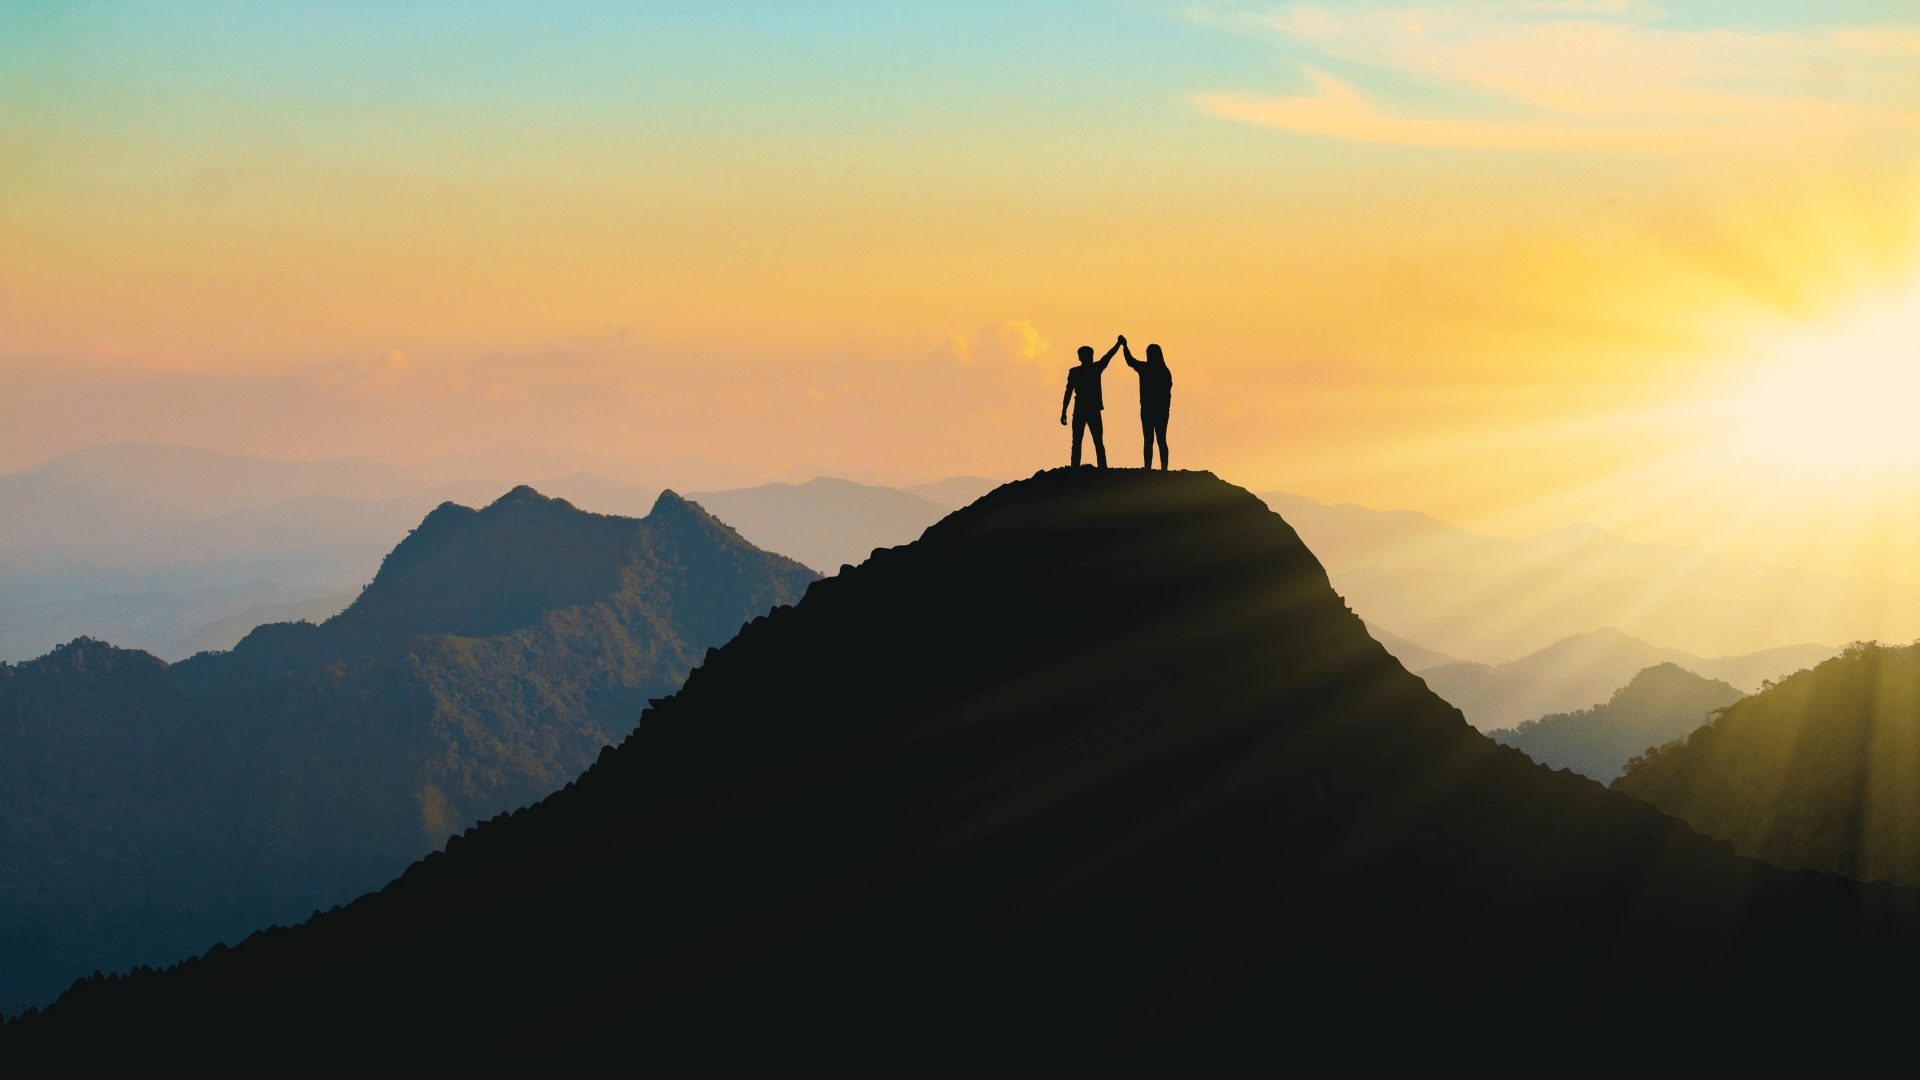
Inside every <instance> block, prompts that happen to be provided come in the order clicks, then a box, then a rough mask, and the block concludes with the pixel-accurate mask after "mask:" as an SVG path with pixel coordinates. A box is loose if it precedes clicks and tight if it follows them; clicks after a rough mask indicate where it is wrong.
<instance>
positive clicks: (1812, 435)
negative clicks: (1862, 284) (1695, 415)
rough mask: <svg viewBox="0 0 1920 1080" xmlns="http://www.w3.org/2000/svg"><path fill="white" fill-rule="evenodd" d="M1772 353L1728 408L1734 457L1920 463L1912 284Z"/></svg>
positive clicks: (1880, 466) (1918, 341) (1918, 324)
mask: <svg viewBox="0 0 1920 1080" xmlns="http://www.w3.org/2000/svg"><path fill="white" fill-rule="evenodd" d="M1771 351H1772V353H1773V355H1774V357H1775V359H1774V361H1773V362H1772V363H1770V364H1768V365H1767V366H1766V367H1765V368H1763V369H1762V370H1761V371H1760V372H1759V373H1758V374H1757V375H1756V376H1755V377H1754V378H1753V379H1752V380H1751V381H1750V382H1748V383H1747V384H1746V385H1745V386H1743V387H1741V388H1740V389H1739V390H1737V391H1736V392H1735V393H1734V394H1733V395H1732V396H1731V397H1730V399H1729V400H1728V401H1727V405H1728V406H1729V408H1730V410H1731V411H1732V413H1733V419H1734V423H1735V426H1736V429H1737V434H1736V436H1735V438H1734V440H1733V441H1734V443H1735V444H1736V448H1737V450H1738V451H1739V452H1740V453H1742V454H1745V455H1751V456H1753V457H1755V458H1759V459H1763V460H1766V461H1769V462H1771V463H1774V464H1777V465H1782V466H1790V467H1798V468H1800V469H1805V470H1819V471H1828V472H1847V473H1857V472H1884V471H1887V470H1889V469H1896V468H1912V467H1914V466H1916V465H1920V423H1916V419H1917V414H1920V284H1916V286H1915V287H1913V288H1910V289H1909V290H1907V293H1906V295H1905V296H1904V297H1902V298H1901V299H1900V300H1898V301H1896V302H1894V303H1889V304H1885V305H1883V306H1879V307H1876V308H1874V309H1871V310H1868V311H1863V312H1859V313H1856V314H1855V315H1853V316H1852V317H1850V318H1847V319H1845V320H1842V321H1840V322H1838V323H1836V324H1832V325H1828V326H1824V327H1818V328H1809V329H1808V330H1806V331H1803V332H1802V333H1799V334H1796V335H1793V336H1791V337H1789V338H1787V339H1785V340H1783V341H1780V342H1778V343H1777V344H1776V346H1775V347H1774V349H1772V350H1771Z"/></svg>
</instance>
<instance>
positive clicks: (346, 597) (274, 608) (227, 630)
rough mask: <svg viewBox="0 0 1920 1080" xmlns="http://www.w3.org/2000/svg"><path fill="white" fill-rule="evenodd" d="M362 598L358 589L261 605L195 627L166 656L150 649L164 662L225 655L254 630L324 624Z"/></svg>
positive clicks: (170, 646) (169, 649) (174, 644)
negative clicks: (276, 625)
mask: <svg viewBox="0 0 1920 1080" xmlns="http://www.w3.org/2000/svg"><path fill="white" fill-rule="evenodd" d="M359 595H360V590H359V589H341V590H339V591H337V592H323V593H320V594H318V595H315V596H311V597H308V598H306V599H304V600H292V601H287V602H284V603H277V604H261V605H259V606H257V607H250V608H247V609H246V610H245V611H241V612H237V613H235V614H233V615H229V616H227V617H226V618H224V619H217V620H215V621H213V622H209V623H205V624H203V625H201V626H196V627H194V628H193V629H192V630H189V631H187V632H186V633H185V634H183V635H180V636H179V637H176V638H174V639H173V640H172V642H171V644H170V645H169V646H168V648H167V650H166V651H165V652H158V651H155V650H152V649H149V650H148V651H149V652H153V653H154V654H155V655H156V656H159V657H160V658H161V659H163V660H168V659H171V658H175V657H177V658H179V659H185V658H186V657H189V656H192V655H194V654H195V653H202V652H225V651H227V650H230V649H232V648H233V647H234V646H235V645H238V644H239V643H240V641H241V639H242V638H245V637H246V636H247V635H248V634H249V633H251V632H252V631H253V629H254V628H255V627H258V626H265V625H267V624H268V623H291V622H309V623H315V624H318V623H323V622H326V621H327V620H328V619H331V618H333V617H334V616H335V615H338V614H340V613H341V612H342V611H345V610H346V609H347V605H349V604H351V603H353V601H354V600H355V599H356V598H357V597H358V596H359Z"/></svg>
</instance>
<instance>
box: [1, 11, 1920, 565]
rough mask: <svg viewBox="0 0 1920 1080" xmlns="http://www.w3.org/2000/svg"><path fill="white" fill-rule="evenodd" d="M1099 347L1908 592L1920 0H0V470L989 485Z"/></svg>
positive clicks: (1291, 418) (1394, 461)
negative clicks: (225, 459)
mask: <svg viewBox="0 0 1920 1080" xmlns="http://www.w3.org/2000/svg"><path fill="white" fill-rule="evenodd" d="M1122 333H1124V334H1126V335H1127V336H1128V340H1129V341H1130V342H1131V343H1133V344H1134V345H1135V346H1143V345H1144V344H1146V343H1148V342H1157V343H1159V344H1161V345H1162V347H1163V348H1164V349H1165V353H1166V357H1167V360H1168V363H1169V366H1170V367H1171V368H1172V370H1173V372H1174V406H1173V412H1172V422H1171V425H1170V430H1169V440H1170V442H1171V444H1172V448H1173V454H1174V464H1175V466H1176V467H1188V468H1204V469H1210V470H1212V471H1214V472H1216V473H1218V474H1219V475H1221V476H1223V477H1225V478H1226V479H1228V480H1230V481H1233V482H1235V483H1238V484H1241V485H1243V486H1246V487H1248V488H1250V489H1252V490H1255V491H1266V490H1273V489H1280V490H1286V491H1290V492H1295V493H1299V494H1303V495H1306V496H1309V497H1312V498H1315V499H1319V500H1321V501H1323V502H1343V501H1353V502H1359V503H1362V504H1365V505H1369V506H1374V507H1378V508H1383V509H1384V508H1410V509H1416V510H1421V511H1424V512H1427V513H1430V514H1433V515H1435V516H1437V517H1440V518H1442V519H1443V520H1447V521H1450V522H1453V523H1455V524H1459V525H1462V526H1466V527H1469V528H1474V529H1478V530H1480V531H1484V532H1489V533H1494V534H1498V535H1509V536H1525V535H1531V534H1534V533H1538V532H1542V531H1546V530H1548V529H1552V528H1555V527H1558V526H1561V525H1565V524H1568V523H1570V522H1582V521H1584V522H1593V523H1596V524H1599V525H1601V526H1602V527H1605V528H1607V529H1609V530H1611V531H1614V532H1616V533H1618V534H1620V535H1623V536H1626V537H1628V538H1630V539H1637V540H1648V541H1656V542H1664V543H1678V544H1689V545H1695V546H1699V547H1703V548H1706V549H1707V550H1710V551H1713V552H1715V553H1718V554H1722V555H1727V556H1730V557H1734V558H1750V559H1757V560H1763V561H1769V562H1776V563H1782V564H1785V565H1791V566H1796V567H1799V568H1802V569H1814V570H1822V571H1827V572H1835V573H1845V574H1849V575H1852V576H1856V577H1861V578H1864V579H1867V580H1901V581H1908V582H1915V581H1920V445H1916V439H1917V438H1920V437H1917V436H1916V435H1915V434H1914V432H1913V431H1912V430H1909V429H1910V428H1912V427H1913V425H1911V424H1910V423H1908V422H1907V421H1908V416H1909V414H1910V413H1911V411H1912V410H1913V408H1914V407H1915V403H1916V402H1920V13H1916V11H1915V10H1914V8H1913V7H1912V5H1911V3H1910V2H1908V3H1844V2H1843V3H1834V2H1828V3H1820V4H1812V3H1791V4H1788V3H1751V2H1746V3H1738V4H1734V3H1703V4H1682V3H1667V4H1654V3H1638V2H1622V3H1615V2H1607V0H1595V2H1582V0H1527V2H1518V3H1440V4H1419V5H1396V4H1377V5H1376V4H1354V5H1347V4H1321V5H1311V4H1247V5H1242V4H1207V3H1199V4H1145V3H1097V4H1096V3H1089V4H1062V5H1036V4H1031V3H1021V4H970V5H959V6H954V7H949V8H943V9H941V10H935V11H928V10H923V6H922V5H907V4H893V5H890V4H841V3H815V4H809V3H780V4H773V3H767V4H729V3H703V4H698V5H672V6H668V5H651V4H567V3H541V4H519V5H487V4H482V3H474V2H463V3H459V4H432V3H416V4H408V5H374V4H366V5H355V4H345V3H343V4H333V5H293V4H286V5H279V4H266V3H247V4H224V5H223V4H217V3H205V4H200V3H196V4H181V5H160V4H137V3H134V4H73V3H56V4H32V3H12V4H8V5H6V6H5V7H4V8H0V471H6V470H10V469H17V468H20V467H24V466H26V465H30V464H33V463H35V462H37V461H41V460H45V459H46V458H48V457H51V456H53V455H55V454H58V453H62V452H65V451H68V450H73V449H76V448H79V447H82V446H87V445H92V444H96V443H105V442H124V441H151V442H164V443H186V444H192V445H197V446H205V447H209V448H211V449H216V450H221V451H225V452H228V453H237V454H259V455H265V456H272V457H281V458H297V459H318V458H335V457H347V456H367V457H375V458H383V459H387V460H393V461H401V462H416V461H425V460H429V459H432V458H434V457H437V456H440V455H443V454H448V453H483V452H486V451H489V450H493V449H496V448H498V447H502V446H525V447H537V448H543V449H549V450H563V451H570V452H577V453H580V454H583V455H592V456H595V457H598V458H614V459H621V460H630V461H655V460H665V459H676V458H686V457H698V458H704V459H707V460H711V461H716V462H724V463H728V464H730V465H737V466H742V467H744V468H746V469H749V470H752V471H754V472H755V473H756V474H757V475H763V476H766V477H769V478H772V477H776V476H777V477H783V478H799V479H804V478H805V477H804V475H802V474H803V473H806V472H808V471H810V470H811V471H819V472H825V473H828V474H833V475H850V476H859V477H868V478H879V479H882V480H884V481H887V482H896V483H911V482H919V481H926V480H932V479H937V478H939V477H943V476H948V475H955V474H968V475H983V476H988V477H994V478H999V479H1011V478H1014V477H1017V476H1022V475H1026V474H1028V473H1030V472H1032V471H1033V470H1035V469H1038V468H1042V467H1050V466H1053V465H1056V464H1063V463H1064V462H1065V460H1066V455H1067V438H1066V435H1065V429H1063V428H1062V427H1061V426H1060V425H1059V421H1058V411H1059V410H1058V409H1057V407H1056V403H1057V399H1058V397H1059V395H1060V393H1061V391H1062V388H1063V382H1064V373H1065V369H1066V366H1067V365H1068V364H1070V363H1071V362H1072V358H1073V353H1074V349H1075V348H1076V347H1077V346H1079V345H1083V344H1085V345H1092V346H1095V347H1096V349H1098V350H1100V351H1104V350H1105V349H1106V348H1107V347H1108V346H1109V345H1110V344H1111V343H1112V342H1113V341H1114V339H1115V336H1116V335H1117V334H1122ZM1137 351H1139V350H1138V349H1136V352H1137ZM1132 381H1133V377H1132V375H1131V373H1129V372H1127V371H1125V370H1124V369H1120V368H1118V365H1116V367H1115V370H1113V371H1110V372H1109V373H1108V375H1107V376H1106V385H1107V393H1106V397H1107V399H1108V401H1109V403H1110V406H1109V409H1108V420H1109V425H1108V441H1109V449H1110V451H1111V452H1112V457H1113V459H1114V460H1115V462H1116V463H1117V464H1128V463H1134V462H1137V461H1138V458H1137V456H1136V455H1137V453H1138V447H1139V443H1138V442H1137V441H1135V438H1134V435H1133V431H1134V425H1133V421H1134V415H1133V400H1134V399H1133V387H1132V386H1131V385H1130V384H1131V383H1132Z"/></svg>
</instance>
